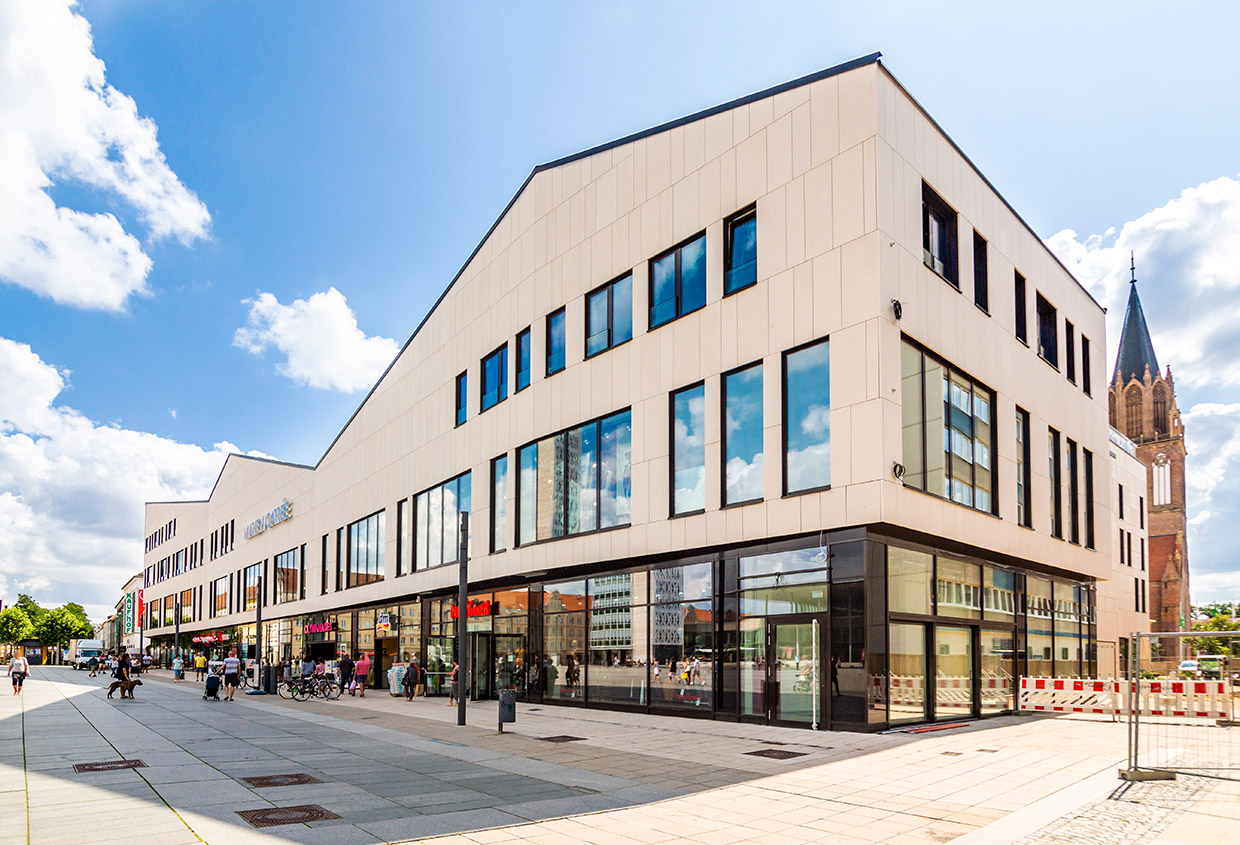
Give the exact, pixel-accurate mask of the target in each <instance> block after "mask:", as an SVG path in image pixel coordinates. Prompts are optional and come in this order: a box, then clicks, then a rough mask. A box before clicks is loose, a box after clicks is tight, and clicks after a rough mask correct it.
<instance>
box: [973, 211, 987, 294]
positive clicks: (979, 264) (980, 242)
mask: <svg viewBox="0 0 1240 845" xmlns="http://www.w3.org/2000/svg"><path fill="white" fill-rule="evenodd" d="M973 304H974V305H976V306H977V307H978V308H980V309H982V310H983V311H985V312H986V313H987V314H989V313H990V270H989V267H988V265H987V263H986V239H985V238H983V237H982V236H981V235H979V234H978V233H977V230H976V229H974V230H973Z"/></svg>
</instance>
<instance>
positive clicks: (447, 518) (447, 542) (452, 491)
mask: <svg viewBox="0 0 1240 845" xmlns="http://www.w3.org/2000/svg"><path fill="white" fill-rule="evenodd" d="M471 493H472V486H471V483H470V474H469V473H468V472H467V473H464V474H462V475H458V476H457V477H456V478H453V479H450V480H448V481H445V482H444V483H443V484H440V485H438V486H435V487H432V488H431V489H429V490H426V491H423V492H422V493H419V494H418V496H417V511H418V533H417V535H416V536H414V538H413V542H414V547H415V548H414V561H415V566H416V567H417V568H418V569H426V568H427V567H431V566H441V565H443V564H445V563H455V562H456V559H457V555H458V553H459V551H460V546H461V541H460V536H461V534H460V531H461V528H460V514H461V513H462V512H469V511H470V509H471V507H472V501H471V500H472V495H471ZM473 534H474V531H473V529H472V528H471V530H470V547H471V548H472V547H473Z"/></svg>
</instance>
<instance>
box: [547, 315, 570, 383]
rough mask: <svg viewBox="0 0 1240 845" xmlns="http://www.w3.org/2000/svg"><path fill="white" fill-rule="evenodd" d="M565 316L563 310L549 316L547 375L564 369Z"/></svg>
mask: <svg viewBox="0 0 1240 845" xmlns="http://www.w3.org/2000/svg"><path fill="white" fill-rule="evenodd" d="M565 314H566V312H565V311H564V309H563V308H561V309H560V310H559V311H556V312H554V313H552V314H550V315H548V316H547V375H552V374H554V373H558V372H559V371H560V370H562V369H564V363H565V362H564V349H565V327H566V323H565V321H566V316H565Z"/></svg>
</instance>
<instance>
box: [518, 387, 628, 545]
mask: <svg viewBox="0 0 1240 845" xmlns="http://www.w3.org/2000/svg"><path fill="white" fill-rule="evenodd" d="M517 463H518V474H517V509H518V537H517V541H518V543H519V544H520V543H529V542H533V541H535V540H551V539H555V538H558V537H567V536H571V535H573V534H582V533H586V532H589V531H594V530H596V529H598V528H612V527H615V526H618V525H628V524H629V521H630V520H631V518H632V517H631V510H632V509H631V506H630V494H631V492H630V491H631V487H632V475H633V469H632V423H631V416H630V413H629V412H628V411H627V410H626V411H621V412H620V413H618V414H612V415H611V416H609V417H604V418H603V419H601V420H596V421H594V422H589V423H586V424H585V425H582V426H578V427H576V428H572V429H569V430H568V431H564V432H561V433H559V434H554V435H552V436H550V437H545V438H543V439H542V440H539V441H538V442H537V443H531V444H529V445H527V446H524V447H522V448H521V449H518V450H517Z"/></svg>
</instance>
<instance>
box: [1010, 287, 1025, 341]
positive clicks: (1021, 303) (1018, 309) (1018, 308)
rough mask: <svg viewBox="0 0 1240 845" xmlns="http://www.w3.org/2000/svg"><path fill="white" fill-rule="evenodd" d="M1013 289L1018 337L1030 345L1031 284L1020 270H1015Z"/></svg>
mask: <svg viewBox="0 0 1240 845" xmlns="http://www.w3.org/2000/svg"><path fill="white" fill-rule="evenodd" d="M1014 273H1015V276H1014V277H1013V279H1012V289H1013V292H1014V294H1015V300H1014V304H1015V318H1016V339H1017V340H1019V341H1020V342H1021V343H1023V344H1025V346H1028V345H1029V285H1028V280H1027V279H1026V278H1025V277H1024V275H1022V274H1021V272H1020V271H1019V270H1015V271H1014Z"/></svg>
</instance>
